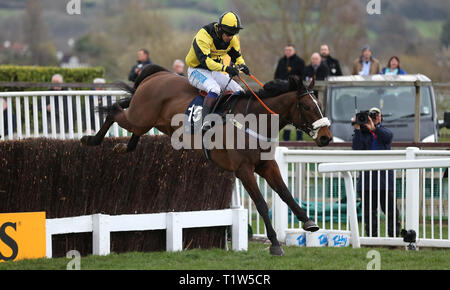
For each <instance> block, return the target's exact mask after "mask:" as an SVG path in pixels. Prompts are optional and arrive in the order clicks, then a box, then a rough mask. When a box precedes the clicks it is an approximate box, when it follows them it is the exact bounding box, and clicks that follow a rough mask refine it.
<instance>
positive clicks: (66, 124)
mask: <svg viewBox="0 0 450 290" xmlns="http://www.w3.org/2000/svg"><path fill="white" fill-rule="evenodd" d="M52 83H54V84H55V85H54V86H53V87H52V88H50V90H51V91H65V90H67V88H64V87H61V86H60V85H58V84H62V83H64V78H63V76H62V75H60V74H54V75H53V76H52ZM61 98H62V100H63V114H64V131H65V133H68V132H69V116H68V115H69V114H68V112H69V109H68V104H67V103H68V101H67V96H61ZM54 100H55V120H56V130H60V125H59V124H60V122H61V119H60V116H59V113H60V112H59V100H60V97H59V96H58V95H54ZM73 108H74V106H73V104H72V110H73ZM47 115H48V117H47V120H48V121H47V122H48V126H49V129H50V130H51V105H50V96H47ZM72 115H73V114H72ZM72 121H73V120H72ZM60 133H61V132H60Z"/></svg>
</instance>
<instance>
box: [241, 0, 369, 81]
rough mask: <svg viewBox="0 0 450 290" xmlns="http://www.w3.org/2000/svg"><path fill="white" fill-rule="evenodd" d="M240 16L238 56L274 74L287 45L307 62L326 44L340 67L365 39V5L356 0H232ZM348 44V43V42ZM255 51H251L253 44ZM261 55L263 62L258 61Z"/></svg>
mask: <svg viewBox="0 0 450 290" xmlns="http://www.w3.org/2000/svg"><path fill="white" fill-rule="evenodd" d="M233 3H234V5H235V6H236V7H237V8H238V11H239V13H240V14H241V15H240V16H241V20H242V22H243V24H244V30H243V31H242V33H241V42H242V47H243V54H244V56H246V52H247V55H248V57H246V61H247V62H249V64H250V65H251V67H255V68H256V69H257V70H258V71H261V72H264V74H265V78H266V79H272V78H273V71H274V67H275V64H276V62H277V60H278V58H279V57H280V56H282V52H283V47H284V46H285V45H286V44H287V43H291V44H294V46H295V47H296V48H297V49H296V50H297V54H298V55H299V56H300V57H302V58H303V59H304V60H305V62H306V63H309V59H310V56H311V55H312V53H313V52H317V51H318V50H319V48H320V45H321V44H322V43H326V44H328V45H329V47H330V48H331V50H332V52H331V53H332V54H333V55H334V56H336V57H338V58H339V60H340V61H341V65H343V66H344V67H345V64H346V63H350V62H351V60H352V59H353V58H354V53H355V51H356V52H359V48H360V47H361V46H362V44H363V43H365V42H366V39H367V36H366V32H365V28H364V19H363V17H364V15H365V10H364V9H365V6H364V5H361V3H360V1H358V0H350V1H344V0H333V1H325V0H275V1H270V0H250V1H245V2H244V1H237V0H236V1H234V2H233ZM349 44H350V46H349ZM256 47H258V48H263V49H258V53H257V54H250V53H248V52H249V51H250V52H251V51H252V50H255V48H256ZM261 59H263V60H264V61H263V62H261Z"/></svg>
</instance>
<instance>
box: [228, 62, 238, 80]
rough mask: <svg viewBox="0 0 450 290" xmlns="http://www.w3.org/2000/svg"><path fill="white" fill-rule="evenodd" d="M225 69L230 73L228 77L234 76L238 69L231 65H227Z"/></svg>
mask: <svg viewBox="0 0 450 290" xmlns="http://www.w3.org/2000/svg"><path fill="white" fill-rule="evenodd" d="M225 71H226V72H227V73H228V74H229V75H230V78H232V77H235V76H237V75H239V71H238V70H237V69H236V68H234V67H232V66H230V65H229V66H227V68H226V69H225Z"/></svg>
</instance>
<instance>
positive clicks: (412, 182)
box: [319, 148, 450, 247]
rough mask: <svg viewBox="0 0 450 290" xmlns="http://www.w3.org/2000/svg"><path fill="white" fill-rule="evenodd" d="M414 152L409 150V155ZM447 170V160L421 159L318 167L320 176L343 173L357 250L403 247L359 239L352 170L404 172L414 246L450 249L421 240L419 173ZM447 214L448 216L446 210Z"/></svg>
mask: <svg viewBox="0 0 450 290" xmlns="http://www.w3.org/2000/svg"><path fill="white" fill-rule="evenodd" d="M413 151H417V148H410V149H409V152H408V153H413ZM442 167H446V168H448V167H450V158H445V159H423V160H394V161H371V162H367V161H366V162H346V163H324V164H320V165H319V172H344V179H345V184H346V190H347V199H348V202H349V205H348V206H349V214H350V223H351V240H352V244H353V247H359V246H360V243H363V244H370V245H394V246H397V245H404V243H403V240H402V239H401V238H370V237H369V238H360V236H359V229H358V220H357V215H356V202H355V200H356V192H355V188H354V186H353V182H352V176H351V174H350V172H353V171H355V170H361V171H368V170H393V169H405V170H406V188H407V190H406V217H405V218H406V229H407V230H414V231H415V232H416V233H417V236H418V237H419V239H418V241H417V246H419V247H420V246H423V247H450V239H449V238H447V239H445V240H444V239H426V238H420V227H419V220H420V186H419V181H420V172H419V169H424V168H442ZM447 210H448V212H447V214H450V206H448V209H447Z"/></svg>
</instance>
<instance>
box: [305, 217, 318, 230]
mask: <svg viewBox="0 0 450 290" xmlns="http://www.w3.org/2000/svg"><path fill="white" fill-rule="evenodd" d="M302 228H303V229H304V230H305V231H308V232H315V231H318V230H319V226H318V225H316V223H315V222H313V221H312V220H309V221H307V222H305V223H304V224H303V226H302Z"/></svg>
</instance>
